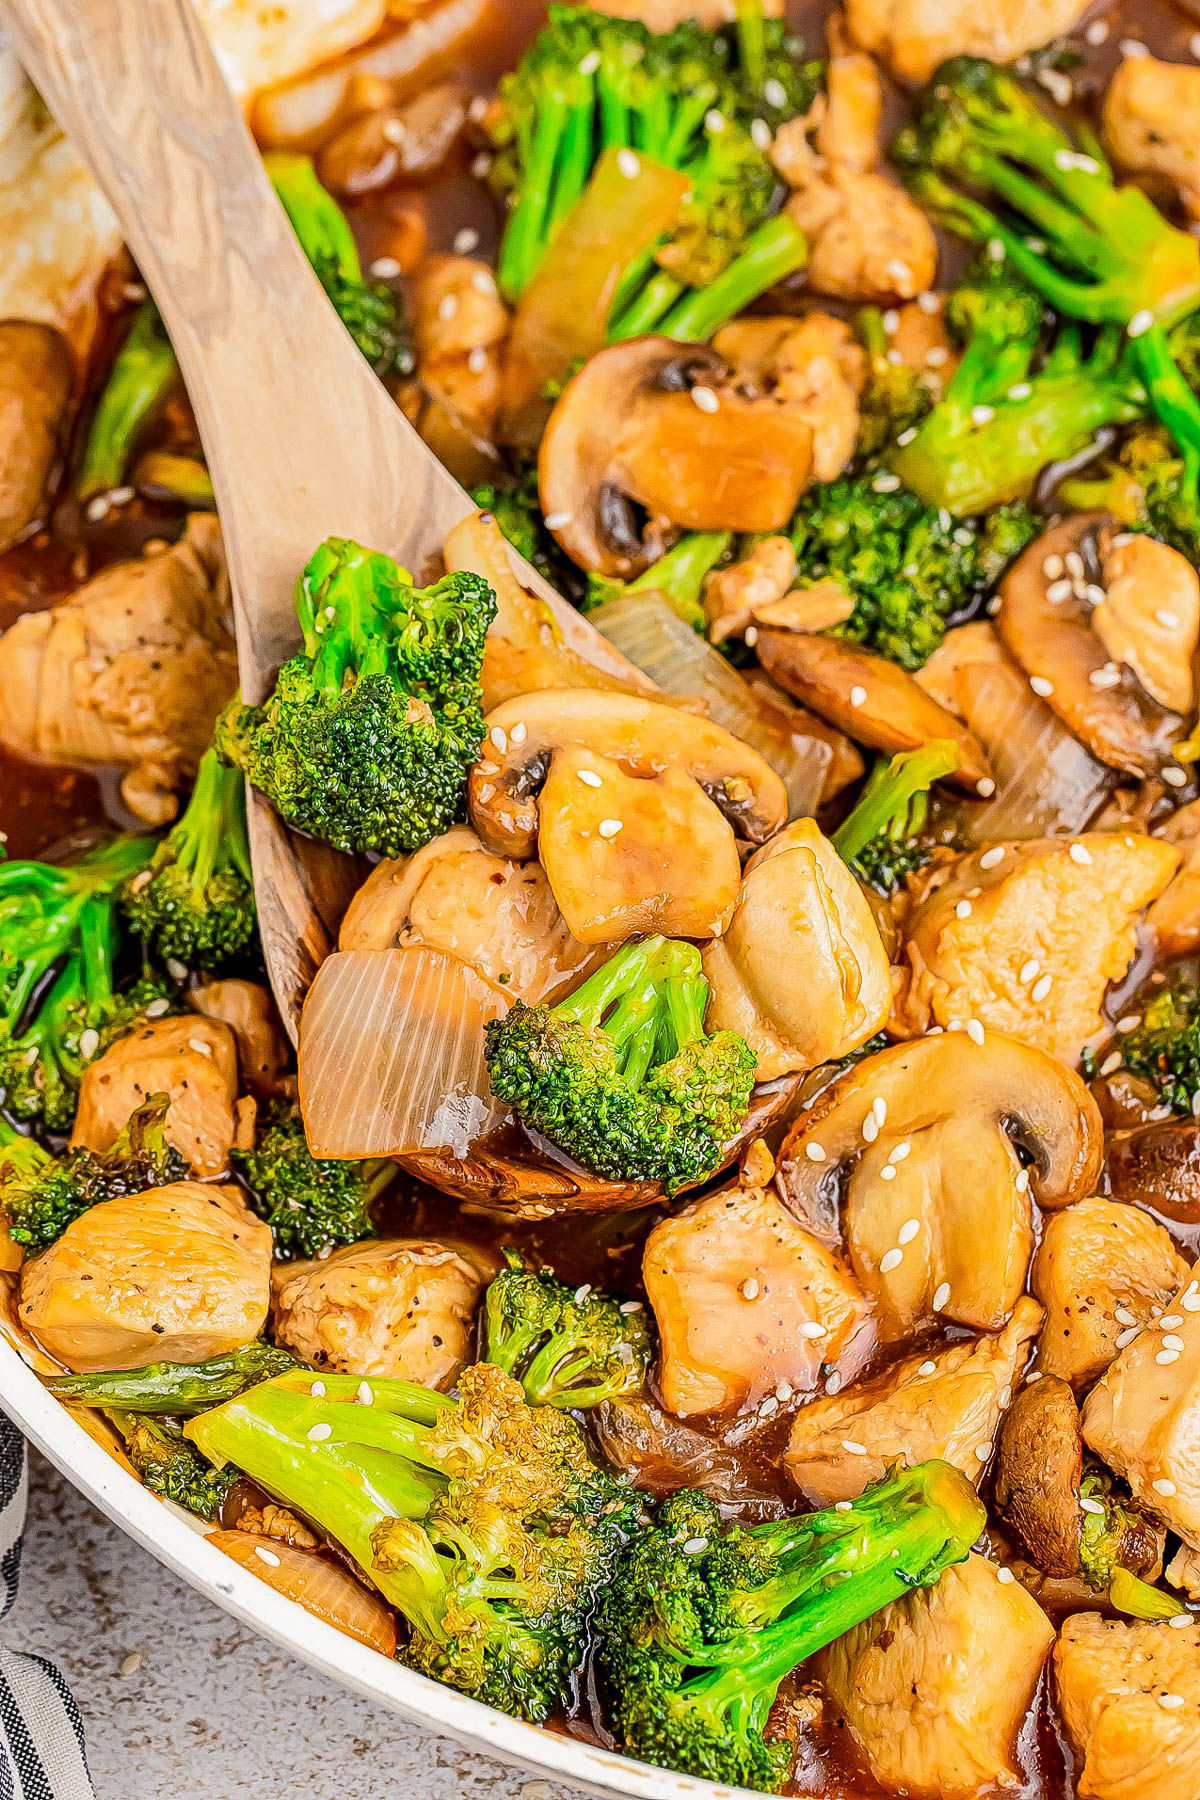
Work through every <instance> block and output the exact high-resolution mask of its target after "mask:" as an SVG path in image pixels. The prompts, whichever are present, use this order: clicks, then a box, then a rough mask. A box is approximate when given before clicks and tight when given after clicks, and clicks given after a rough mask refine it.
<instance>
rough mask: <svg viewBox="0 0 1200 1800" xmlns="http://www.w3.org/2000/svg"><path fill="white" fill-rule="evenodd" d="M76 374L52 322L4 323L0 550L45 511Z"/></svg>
mask: <svg viewBox="0 0 1200 1800" xmlns="http://www.w3.org/2000/svg"><path fill="white" fill-rule="evenodd" d="M74 373H75V371H74V367H73V365H72V361H71V353H70V351H69V350H68V349H67V344H66V340H65V339H64V338H63V336H62V334H61V333H60V332H58V331H56V330H55V329H54V327H53V326H52V325H36V324H33V323H31V322H30V321H28V320H25V319H5V320H3V321H2V322H0V551H2V550H7V549H8V548H9V547H10V546H11V545H12V544H14V543H15V542H16V540H17V538H19V537H20V535H21V533H22V532H23V531H25V530H26V529H27V528H28V527H29V526H30V525H31V524H32V523H33V522H34V520H35V519H37V517H38V516H39V513H40V512H41V510H42V506H43V502H44V501H45V498H46V489H47V488H48V486H49V484H50V475H51V471H52V470H53V467H54V461H55V458H56V456H57V455H58V449H59V441H60V438H61V436H62V429H63V420H64V418H65V415H66V411H67V404H68V402H69V400H70V397H71V383H72V381H73V379H74Z"/></svg>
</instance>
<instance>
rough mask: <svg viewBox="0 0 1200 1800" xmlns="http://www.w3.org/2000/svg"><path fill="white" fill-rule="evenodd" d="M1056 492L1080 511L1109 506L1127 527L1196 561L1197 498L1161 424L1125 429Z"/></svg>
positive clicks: (1199, 534) (1199, 535)
mask: <svg viewBox="0 0 1200 1800" xmlns="http://www.w3.org/2000/svg"><path fill="white" fill-rule="evenodd" d="M1055 497H1056V499H1057V500H1059V501H1061V502H1062V504H1063V505H1064V506H1068V507H1072V508H1074V509H1075V510H1076V511H1079V512H1090V511H1092V510H1093V508H1097V509H1100V510H1103V511H1105V512H1111V513H1112V514H1113V516H1114V518H1116V519H1117V521H1118V522H1119V523H1120V524H1121V525H1122V526H1124V527H1125V529H1126V530H1127V531H1147V532H1149V533H1150V535H1151V536H1152V537H1156V538H1161V539H1162V541H1163V543H1166V544H1170V545H1171V546H1172V548H1173V549H1175V550H1178V551H1180V553H1181V554H1182V555H1184V556H1186V557H1187V559H1188V561H1189V562H1190V563H1192V564H1193V565H1196V566H1200V501H1197V499H1196V497H1195V495H1194V494H1193V493H1191V492H1189V491H1188V487H1187V483H1186V480H1185V470H1184V464H1183V458H1182V457H1181V456H1180V455H1179V453H1178V451H1177V449H1176V447H1175V443H1174V440H1173V439H1172V437H1171V435H1170V433H1169V432H1168V431H1166V430H1165V429H1164V428H1163V427H1162V426H1161V425H1142V426H1138V427H1136V428H1135V429H1134V430H1132V431H1130V432H1128V433H1127V434H1126V435H1125V437H1124V438H1123V439H1122V440H1121V442H1120V444H1119V445H1118V446H1117V447H1116V449H1115V450H1114V451H1113V452H1112V453H1111V454H1110V455H1108V456H1106V457H1105V458H1104V459H1103V460H1102V461H1100V462H1097V463H1093V464H1091V465H1090V466H1089V467H1088V468H1087V469H1086V470H1084V471H1082V472H1081V473H1080V474H1078V475H1073V476H1071V477H1070V478H1069V479H1068V480H1066V481H1064V482H1062V483H1061V484H1060V485H1059V487H1058V489H1057V492H1056V496H1055Z"/></svg>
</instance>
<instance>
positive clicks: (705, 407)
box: [692, 384, 721, 413]
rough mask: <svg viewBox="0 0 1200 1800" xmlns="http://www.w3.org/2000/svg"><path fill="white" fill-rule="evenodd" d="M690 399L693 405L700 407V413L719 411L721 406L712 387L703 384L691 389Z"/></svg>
mask: <svg viewBox="0 0 1200 1800" xmlns="http://www.w3.org/2000/svg"><path fill="white" fill-rule="evenodd" d="M692 401H693V404H694V405H696V406H698V407H699V408H700V411H701V412H702V413H715V412H719V411H720V408H721V402H720V401H719V400H718V398H717V396H716V395H715V394H714V393H713V391H712V389H711V388H710V387H705V386H704V385H703V384H701V385H700V386H699V387H694V388H693V389H692Z"/></svg>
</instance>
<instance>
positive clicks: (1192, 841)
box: [1146, 800, 1200, 956]
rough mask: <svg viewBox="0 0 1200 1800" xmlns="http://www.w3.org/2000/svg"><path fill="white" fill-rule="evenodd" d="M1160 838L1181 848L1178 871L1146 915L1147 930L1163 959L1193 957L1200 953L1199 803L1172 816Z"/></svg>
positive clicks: (1199, 801)
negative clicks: (1166, 957)
mask: <svg viewBox="0 0 1200 1800" xmlns="http://www.w3.org/2000/svg"><path fill="white" fill-rule="evenodd" d="M1160 836H1162V837H1164V838H1166V840H1167V842H1168V843H1169V844H1177V845H1178V846H1179V868H1178V869H1177V871H1176V873H1175V876H1174V879H1173V880H1172V882H1171V885H1170V886H1169V887H1168V888H1167V890H1166V892H1165V893H1164V894H1160V895H1159V897H1158V899H1157V900H1156V901H1155V902H1154V905H1153V906H1152V907H1151V908H1150V911H1149V912H1148V913H1147V914H1146V929H1147V931H1149V932H1152V933H1153V936H1154V942H1155V943H1156V944H1157V946H1158V948H1159V950H1161V952H1162V954H1163V955H1164V956H1194V955H1195V954H1196V952H1197V951H1198V950H1200V800H1191V801H1189V802H1188V804H1187V805H1186V806H1181V807H1179V809H1178V810H1177V811H1176V812H1173V813H1172V814H1171V816H1170V818H1169V819H1168V820H1167V822H1166V824H1165V825H1164V826H1163V827H1162V830H1161V833H1160Z"/></svg>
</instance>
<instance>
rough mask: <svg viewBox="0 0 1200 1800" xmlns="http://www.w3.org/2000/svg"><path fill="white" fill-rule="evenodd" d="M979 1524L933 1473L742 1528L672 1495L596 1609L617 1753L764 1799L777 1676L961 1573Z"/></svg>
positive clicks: (970, 1505)
mask: <svg viewBox="0 0 1200 1800" xmlns="http://www.w3.org/2000/svg"><path fill="white" fill-rule="evenodd" d="M985 1518H986V1514H985V1512H984V1508H983V1506H982V1504H981V1502H980V1500H979V1498H978V1496H977V1494H976V1493H975V1490H974V1488H972V1486H971V1484H970V1483H969V1482H968V1481H967V1479H966V1477H965V1476H963V1475H961V1474H959V1472H958V1470H957V1469H954V1468H952V1467H951V1466H950V1465H949V1464H948V1463H943V1462H926V1463H921V1464H920V1465H919V1466H918V1467H917V1468H915V1469H909V1470H906V1471H905V1472H903V1473H902V1474H899V1475H894V1476H892V1477H890V1478H888V1479H887V1480H884V1481H880V1482H876V1483H875V1485H874V1486H872V1487H869V1488H867V1490H866V1492H865V1493H864V1494H863V1495H862V1497H861V1498H860V1499H858V1500H856V1501H854V1502H853V1503H852V1504H851V1505H850V1506H849V1507H848V1509H846V1510H845V1511H839V1510H838V1509H837V1508H834V1507H831V1508H830V1509H829V1510H828V1511H826V1512H816V1513H810V1514H809V1515H808V1516H807V1517H805V1518H792V1519H779V1520H773V1521H771V1522H770V1523H769V1524H766V1525H756V1526H753V1527H751V1528H750V1529H749V1530H740V1529H738V1528H736V1527H735V1528H733V1529H731V1530H728V1531H726V1530H724V1529H723V1527H722V1524H721V1516H720V1513H719V1511H718V1509H717V1507H716V1505H715V1504H714V1502H713V1501H712V1500H710V1499H709V1498H708V1497H707V1496H706V1495H704V1494H701V1493H697V1492H694V1491H692V1490H684V1491H683V1492H681V1493H678V1494H673V1495H672V1496H671V1498H670V1499H669V1500H667V1501H665V1502H664V1504H663V1505H662V1506H661V1507H660V1509H659V1512H658V1516H657V1518H656V1520H655V1522H654V1524H653V1525H652V1526H651V1527H650V1528H649V1529H648V1530H646V1531H643V1532H642V1533H641V1534H640V1535H639V1536H638V1537H637V1538H635V1540H634V1542H633V1544H632V1545H631V1546H630V1548H629V1550H628V1551H627V1552H626V1553H625V1555H624V1556H623V1557H622V1559H621V1561H620V1563H619V1565H618V1568H617V1573H616V1577H615V1579H614V1580H613V1582H612V1583H611V1585H610V1586H609V1587H608V1589H607V1590H606V1592H605V1594H604V1597H603V1599H602V1601H601V1605H600V1612H599V1618H598V1626H599V1633H600V1647H599V1662H600V1668H601V1671H602V1673H603V1675H604V1677H605V1679H606V1681H607V1682H608V1685H609V1689H610V1691H611V1694H612V1697H613V1708H614V1713H615V1717H616V1723H617V1727H618V1730H619V1731H620V1733H621V1735H622V1737H623V1739H624V1745H625V1749H626V1751H627V1752H628V1754H629V1755H631V1756H636V1757H639V1758H640V1759H641V1760H642V1761H643V1762H649V1763H656V1764H658V1765H659V1766H660V1767H663V1768H668V1769H676V1770H678V1771H679V1772H680V1773H681V1774H685V1775H695V1776H700V1777H705V1778H707V1779H709V1780H712V1781H719V1782H722V1783H728V1784H729V1785H730V1786H733V1787H748V1788H756V1789H760V1790H763V1791H765V1792H768V1793H777V1792H778V1791H779V1790H780V1788H781V1787H782V1785H783V1782H784V1780H785V1779H786V1778H787V1775H788V1774H789V1772H790V1768H791V1762H792V1755H793V1752H792V1747H791V1745H790V1744H788V1743H784V1742H778V1741H774V1740H771V1739H767V1738H764V1736H763V1729H764V1726H765V1725H766V1723H767V1717H768V1714H769V1712H770V1710H771V1707H772V1705H773V1703H774V1700H775V1696H776V1693H777V1692H778V1689H779V1684H780V1682H781V1681H782V1680H783V1678H784V1676H785V1675H787V1674H788V1673H790V1671H791V1670H792V1669H794V1668H795V1667H796V1666H797V1665H798V1664H799V1663H802V1662H803V1661H804V1660H805V1658H806V1657H809V1656H812V1655H813V1654H814V1652H816V1651H817V1650H820V1649H821V1648H822V1647H823V1646H824V1645H826V1644H828V1643H830V1642H832V1640H833V1639H834V1638H836V1637H839V1636H840V1635H841V1634H842V1633H843V1632H844V1631H848V1630H849V1629H850V1628H851V1627H852V1626H854V1625H857V1624H859V1623H861V1621H862V1620H864V1619H868V1618H870V1617H871V1615H872V1614H873V1613H876V1612H878V1611H879V1609H880V1608H881V1607H883V1606H886V1605H888V1604H889V1602H891V1601H893V1600H899V1599H901V1598H902V1597H903V1596H904V1595H905V1594H906V1593H909V1592H911V1591H912V1590H913V1589H915V1588H922V1587H931V1586H932V1585H933V1584H934V1583H935V1582H936V1581H937V1579H938V1577H939V1576H940V1575H941V1574H942V1572H943V1571H944V1570H945V1569H946V1568H948V1567H949V1566H950V1565H951V1564H953V1563H959V1562H963V1561H965V1559H966V1557H967V1554H968V1552H969V1551H970V1548H971V1545H972V1543H973V1542H974V1541H975V1539H976V1537H977V1536H978V1535H979V1532H980V1530H981V1529H982V1527H983V1525H984V1522H985Z"/></svg>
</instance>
